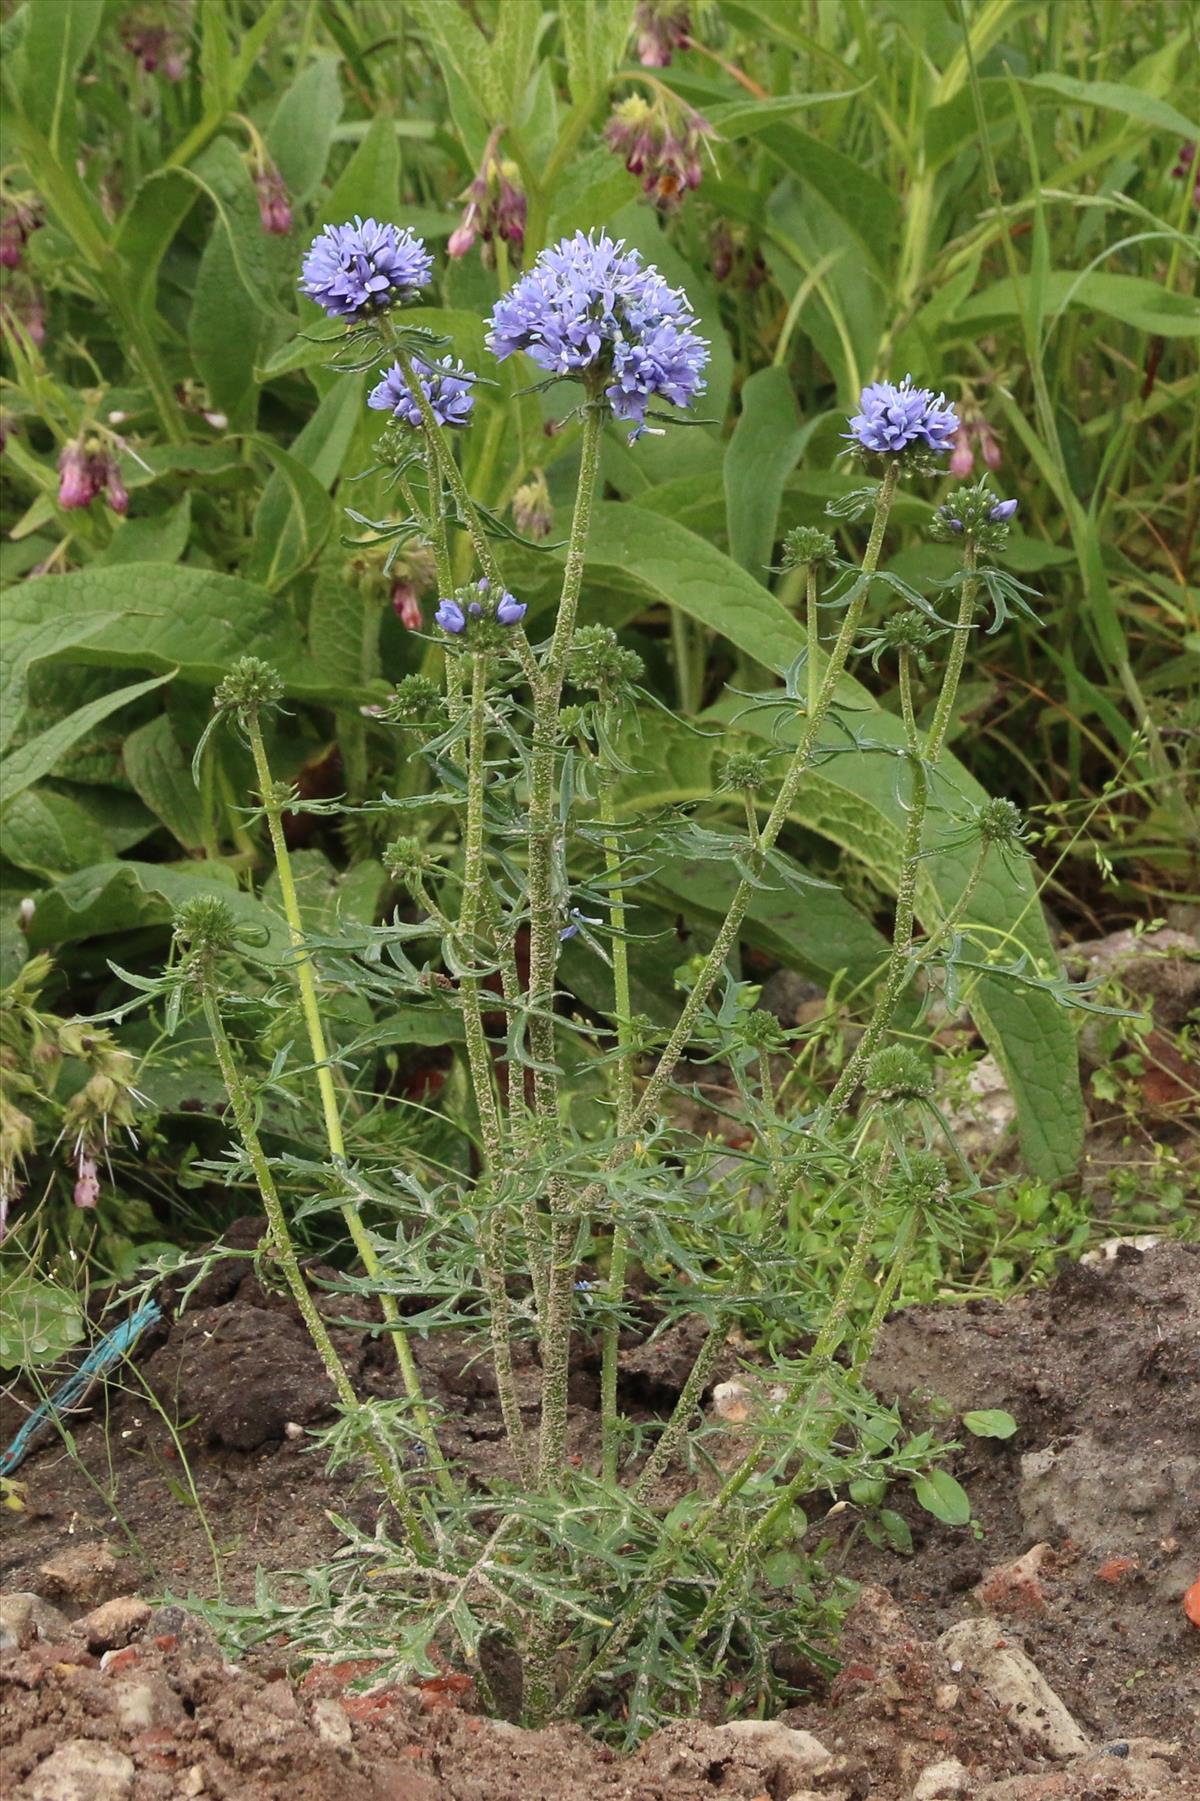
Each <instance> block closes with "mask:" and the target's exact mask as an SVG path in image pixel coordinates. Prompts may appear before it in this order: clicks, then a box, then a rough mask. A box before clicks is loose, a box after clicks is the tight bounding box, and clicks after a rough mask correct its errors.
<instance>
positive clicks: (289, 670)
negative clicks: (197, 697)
mask: <svg viewBox="0 0 1200 1801" xmlns="http://www.w3.org/2000/svg"><path fill="white" fill-rule="evenodd" d="M280 611H281V610H280V605H279V602H278V600H277V599H275V597H274V596H273V595H271V594H268V593H267V591H266V589H265V588H260V587H256V586H255V585H254V584H253V583H252V582H246V581H242V580H241V579H240V578H239V577H237V576H233V575H219V574H217V573H216V572H215V571H214V570H211V569H195V568H192V567H191V566H190V565H188V564H161V563H131V564H129V565H127V566H126V567H123V568H118V569H77V570H73V571H72V572H71V573H70V574H69V575H45V576H38V577H37V578H36V579H35V580H34V581H29V582H22V583H21V584H20V586H19V587H18V588H16V589H14V590H13V591H12V592H11V593H9V594H8V595H6V596H5V624H6V627H7V628H8V629H9V630H11V631H19V630H22V629H24V630H28V629H31V628H33V627H35V626H43V625H44V624H45V622H46V620H47V619H52V618H61V617H64V616H66V617H68V618H74V619H75V620H77V621H78V622H80V624H81V625H85V626H88V627H90V626H91V625H93V624H94V623H95V615H98V614H99V615H109V616H110V617H109V618H108V621H107V623H105V624H104V625H103V626H102V627H101V628H100V629H99V630H97V631H94V632H92V631H81V632H80V636H79V641H78V642H72V643H71V644H70V645H65V644H61V643H60V644H59V645H58V646H57V648H56V650H55V651H54V652H52V653H49V654H53V655H67V654H69V655H70V658H71V661H72V662H74V663H90V664H93V665H102V666H105V667H109V666H113V665H116V666H125V667H133V668H138V669H156V670H173V671H177V672H178V675H179V678H180V679H181V680H184V681H190V682H202V683H204V684H206V685H212V684H213V683H216V682H219V681H220V680H221V677H222V676H223V675H225V674H226V672H227V671H228V668H229V665H230V663H231V662H232V661H233V660H234V658H235V657H239V656H243V655H253V656H258V657H262V658H264V659H265V661H267V662H269V663H273V664H274V665H275V667H276V668H277V669H278V670H279V672H280V674H281V675H282V676H283V678H284V680H285V681H286V682H287V684H288V687H289V689H290V691H291V692H292V693H293V694H311V695H313V696H314V697H316V696H321V695H330V696H333V695H336V694H337V689H336V685H335V684H331V683H329V682H328V681H327V680H326V679H325V678H324V676H323V674H322V672H321V671H320V670H318V669H316V668H315V667H313V666H312V665H310V664H308V663H307V662H306V660H305V659H304V657H303V655H302V654H301V652H300V651H299V649H298V634H297V632H296V629H295V626H294V624H293V623H292V622H291V621H290V620H287V619H283V618H281V617H280ZM344 698H346V699H348V700H349V699H355V698H357V696H356V695H352V694H347V695H346V696H345V697H344Z"/></svg>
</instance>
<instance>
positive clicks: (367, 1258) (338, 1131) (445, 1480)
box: [246, 713, 458, 1500]
mask: <svg viewBox="0 0 1200 1801" xmlns="http://www.w3.org/2000/svg"><path fill="white" fill-rule="evenodd" d="M246 731H247V736H248V738H249V740H250V751H251V755H252V756H253V758H254V770H255V775H256V777H257V780H258V788H259V794H260V795H261V797H262V803H263V811H264V812H265V813H266V816H267V829H268V831H269V832H270V835H271V849H272V851H273V852H274V855H275V868H276V872H277V874H278V876H279V889H280V893H281V895H282V897H283V911H284V917H285V919H286V920H287V927H288V937H289V939H290V941H291V946H292V953H293V955H292V963H291V973H292V977H293V980H294V981H295V983H296V988H297V991H298V993H299V995H300V1008H301V1012H302V1013H303V1015H304V1024H305V1027H306V1029H307V1032H308V1042H309V1048H310V1050H311V1052H312V1059H313V1065H314V1067H315V1070H316V1076H317V1087H318V1090H319V1091H320V1096H321V1110H322V1113H323V1115H324V1120H325V1136H326V1140H327V1142H328V1144H329V1154H330V1156H331V1157H332V1158H333V1159H334V1161H335V1162H337V1163H345V1161H346V1140H345V1136H344V1134H343V1132H342V1118H341V1112H340V1110H339V1107H338V1099H337V1090H336V1088H335V1086H334V1080H333V1069H332V1067H331V1065H330V1061H329V1048H328V1045H327V1043H326V1039H325V1027H324V1025H323V1024H322V1021H321V1006H320V1001H319V999H318V996H317V983H316V977H315V975H314V974H313V966H312V959H311V958H310V957H309V954H308V952H307V950H306V949H305V946H304V921H303V919H302V917H301V914H300V901H299V897H298V896H297V893H296V881H295V877H294V875H293V873H292V861H291V856H290V854H289V852H288V847H287V840H286V839H285V838H284V835H283V823H282V818H281V814H282V811H283V805H284V801H283V798H282V797H281V796H280V794H279V792H278V790H277V789H276V786H275V783H274V780H273V778H272V776H271V766H270V764H269V763H268V761H267V750H266V745H265V744H264V743H263V735H262V726H261V725H260V723H259V721H258V718H257V716H256V715H255V714H253V713H251V714H250V715H248V717H247V720H246ZM340 1211H341V1215H342V1219H343V1221H344V1222H345V1225H346V1230H347V1231H348V1232H349V1234H350V1237H351V1239H352V1241H353V1243H354V1248H355V1250H356V1251H357V1252H358V1255H359V1257H360V1258H361V1260H362V1265H363V1268H364V1269H365V1270H366V1272H367V1275H368V1276H369V1277H370V1278H371V1280H372V1282H374V1283H375V1286H376V1293H377V1294H378V1295H379V1304H380V1306H381V1307H382V1309H383V1317H384V1320H385V1321H386V1323H387V1327H388V1332H389V1334H390V1337H391V1340H392V1343H393V1345H394V1346H395V1350H396V1360H397V1362H398V1363H399V1365H400V1375H401V1379H402V1381H403V1383H404V1391H405V1393H406V1394H407V1396H408V1399H409V1402H410V1404H411V1406H412V1415H413V1421H414V1423H415V1425H416V1428H417V1435H418V1437H419V1438H420V1440H421V1443H422V1444H423V1446H424V1447H425V1454H426V1456H427V1457H428V1459H429V1466H430V1468H431V1469H432V1470H433V1471H434V1473H435V1475H436V1478H437V1482H438V1486H439V1488H441V1490H442V1492H443V1494H444V1495H445V1496H446V1498H447V1499H448V1500H449V1499H456V1498H457V1492H458V1491H457V1489H456V1488H455V1485H454V1480H453V1478H452V1476H451V1475H450V1472H449V1470H448V1469H447V1468H446V1465H445V1463H444V1461H443V1459H442V1455H441V1452H440V1450H439V1448H438V1443H437V1437H436V1435H435V1433H434V1430H433V1426H432V1423H431V1421H430V1418H429V1410H428V1408H427V1406H426V1405H425V1399H424V1396H423V1395H422V1392H421V1379H420V1376H419V1375H418V1373H417V1365H416V1360H415V1359H414V1357H413V1354H412V1346H411V1345H410V1344H409V1342H408V1337H407V1334H406V1333H405V1330H404V1327H403V1325H402V1324H401V1321H400V1310H399V1308H398V1307H397V1305H396V1297H395V1296H394V1295H393V1294H390V1293H388V1292H387V1291H386V1290H385V1289H384V1287H383V1272H382V1269H381V1267H380V1263H379V1258H378V1257H377V1255H376V1253H375V1247H374V1245H373V1244H372V1243H371V1238H370V1234H369V1233H368V1232H367V1229H366V1227H365V1226H364V1225H363V1223H362V1221H361V1220H360V1219H359V1217H358V1214H357V1213H356V1212H355V1209H354V1206H353V1204H352V1203H351V1202H348V1201H347V1202H343V1203H342V1206H341V1209H340Z"/></svg>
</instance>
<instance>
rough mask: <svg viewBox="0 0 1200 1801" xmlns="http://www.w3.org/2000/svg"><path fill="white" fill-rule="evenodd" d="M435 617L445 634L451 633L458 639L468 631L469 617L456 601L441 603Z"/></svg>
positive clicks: (443, 601)
mask: <svg viewBox="0 0 1200 1801" xmlns="http://www.w3.org/2000/svg"><path fill="white" fill-rule="evenodd" d="M433 616H434V619H435V620H436V621H437V623H438V624H439V625H440V626H441V628H442V630H443V631H444V632H451V633H453V634H454V636H456V637H457V635H458V634H459V632H465V631H466V629H467V616H466V614H465V613H464V612H463V610H462V608H461V607H460V606H459V604H458V602H457V601H456V600H442V601H439V602H438V607H437V611H436V612H435V614H434V615H433Z"/></svg>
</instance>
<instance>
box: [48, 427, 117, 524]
mask: <svg viewBox="0 0 1200 1801" xmlns="http://www.w3.org/2000/svg"><path fill="white" fill-rule="evenodd" d="M98 494H103V495H104V498H105V499H106V500H107V502H108V504H109V506H110V507H111V508H112V510H113V512H114V513H120V514H121V515H122V516H124V515H125V514H126V513H127V512H128V511H129V491H128V489H127V488H126V486H125V483H124V482H123V481H122V480H121V471H120V469H119V467H118V465H117V459H116V457H115V456H114V455H113V453H112V451H111V450H108V449H105V448H104V446H102V445H95V444H91V445H89V444H86V443H85V442H84V440H83V439H82V438H76V439H74V440H73V441H72V442H71V443H70V444H66V445H64V446H63V449H62V451H61V453H60V455H59V459H58V504H59V506H60V507H62V508H63V510H64V512H73V511H75V510H77V509H78V508H80V507H88V506H91V504H92V502H93V500H95V498H96V496H97V495H98Z"/></svg>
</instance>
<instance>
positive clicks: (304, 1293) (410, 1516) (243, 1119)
mask: <svg viewBox="0 0 1200 1801" xmlns="http://www.w3.org/2000/svg"><path fill="white" fill-rule="evenodd" d="M203 1001H204V1016H205V1019H206V1020H207V1021H208V1029H209V1032H210V1033H211V1034H212V1041H213V1049H214V1051H215V1052H216V1058H217V1067H218V1068H219V1069H220V1072H221V1080H222V1081H223V1082H224V1084H225V1091H226V1093H227V1094H228V1096H229V1101H230V1105H231V1106H232V1108H233V1117H234V1120H235V1122H236V1124H237V1129H238V1136H239V1137H240V1138H241V1141H242V1143H243V1145H244V1146H245V1148H246V1154H247V1156H248V1157H249V1158H250V1164H251V1167H252V1169H253V1170H254V1179H255V1181H256V1182H257V1184H258V1192H259V1194H260V1195H261V1197H262V1203H263V1210H264V1211H265V1213H266V1216H267V1224H268V1227H269V1228H270V1235H271V1243H272V1246H273V1247H274V1251H275V1255H276V1257H277V1258H278V1260H279V1266H280V1268H281V1269H282V1271H283V1275H284V1280H285V1281H286V1282H287V1285H288V1288H289V1289H290V1290H291V1294H292V1298H293V1300H294V1301H295V1303H296V1307H297V1309H298V1310H299V1313H300V1316H301V1318H302V1319H303V1321H304V1324H305V1325H306V1326H307V1328H308V1335H309V1337H310V1338H311V1339H312V1341H313V1344H314V1345H315V1346H316V1349H317V1353H318V1355H319V1356H320V1359H321V1362H322V1364H323V1365H324V1368H325V1373H326V1375H327V1376H328V1377H329V1380H330V1382H331V1383H332V1384H333V1387H334V1390H335V1392H336V1394H337V1397H338V1400H339V1401H340V1402H341V1404H342V1406H343V1407H344V1408H345V1409H346V1410H347V1412H349V1413H355V1414H363V1412H364V1409H363V1404H362V1402H361V1401H360V1400H359V1398H358V1396H357V1395H356V1394H355V1392H354V1384H353V1383H352V1382H351V1380H350V1377H349V1375H348V1374H347V1373H346V1366H345V1365H344V1364H343V1362H342V1360H341V1358H340V1357H339V1356H338V1354H337V1351H336V1349H335V1348H334V1344H333V1341H332V1339H331V1338H330V1336H329V1330H328V1328H327V1326H326V1324H325V1321H324V1319H323V1317H322V1315H321V1311H320V1309H319V1308H318V1306H317V1304H316V1302H315V1301H314V1300H313V1297H312V1295H311V1294H310V1293H309V1289H308V1285H307V1283H306V1282H305V1280H304V1276H303V1273H302V1271H301V1269H300V1262H299V1259H298V1257H297V1256H296V1247H295V1245H294V1244H293V1243H292V1236H291V1233H290V1232H289V1230H288V1223H287V1216H286V1214H285V1213H284V1210H283V1203H282V1202H281V1201H280V1199H279V1191H278V1189H277V1188H276V1186H275V1177H274V1174H273V1173H272V1170H271V1165H270V1162H269V1161H268V1158H267V1155H266V1152H265V1151H264V1150H263V1147H262V1140H261V1139H260V1138H259V1136H258V1130H257V1127H256V1125H255V1119H254V1104H253V1102H252V1100H251V1098H250V1095H249V1093H248V1091H247V1088H246V1084H245V1082H244V1081H243V1079H242V1073H241V1070H240V1069H239V1068H238V1063H237V1059H236V1057H235V1056H234V1054H233V1046H232V1044H231V1043H230V1041H229V1034H228V1033H227V1032H226V1030H225V1022H224V1020H223V1019H222V1018H221V1011H220V1008H219V1007H218V1006H217V1002H216V998H215V996H214V994H213V990H212V986H211V984H209V983H206V984H205V985H204V988H203ZM361 1443H362V1445H363V1447H364V1448H365V1449H366V1451H367V1453H368V1455H369V1456H370V1458H371V1460H372V1462H373V1463H374V1464H375V1467H376V1469H377V1471H378V1473H379V1479H380V1482H381V1484H382V1486H383V1491H384V1493H385V1494H386V1495H387V1498H388V1500H389V1501H390V1502H391V1504H392V1506H393V1507H394V1508H395V1509H396V1512H397V1514H398V1515H399V1517H400V1519H401V1520H402V1521H403V1523H404V1529H405V1531H406V1532H407V1534H408V1536H409V1538H410V1540H411V1542H412V1544H413V1546H414V1548H415V1549H416V1550H417V1551H418V1552H419V1554H420V1555H421V1556H423V1557H427V1556H429V1554H430V1546H429V1543H428V1540H427V1539H426V1536H425V1531H424V1528H423V1526H422V1524H421V1521H420V1519H419V1517H418V1516H417V1514H416V1512H415V1510H414V1508H413V1504H412V1502H411V1500H410V1498H409V1496H408V1493H407V1490H406V1488H405V1485H404V1479H403V1477H402V1475H401V1474H400V1471H399V1470H398V1469H397V1468H396V1466H395V1464H394V1463H393V1461H392V1459H391V1458H390V1457H389V1456H388V1455H387V1452H386V1451H385V1450H384V1448H383V1446H382V1445H381V1444H379V1442H378V1441H377V1439H376V1438H375V1437H374V1435H373V1434H372V1432H371V1430H370V1428H369V1426H368V1428H367V1429H366V1430H364V1431H363V1432H362V1434H361Z"/></svg>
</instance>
